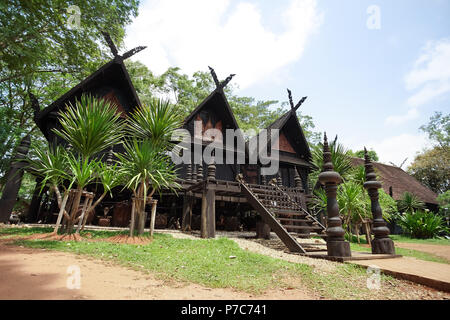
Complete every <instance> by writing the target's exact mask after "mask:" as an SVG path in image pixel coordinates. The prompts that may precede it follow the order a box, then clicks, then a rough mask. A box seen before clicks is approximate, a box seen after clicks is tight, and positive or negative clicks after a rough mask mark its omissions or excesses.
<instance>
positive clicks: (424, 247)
mask: <svg viewBox="0 0 450 320" xmlns="http://www.w3.org/2000/svg"><path fill="white" fill-rule="evenodd" d="M395 246H397V247H399V248H404V249H411V250H417V251H422V252H427V253H431V254H434V255H436V256H439V257H442V258H445V259H447V260H448V261H449V262H450V246H447V245H438V244H423V243H407V242H398V241H396V242H395Z"/></svg>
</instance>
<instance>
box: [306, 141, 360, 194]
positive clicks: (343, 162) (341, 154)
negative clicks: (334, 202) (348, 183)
mask: <svg viewBox="0 0 450 320" xmlns="http://www.w3.org/2000/svg"><path fill="white" fill-rule="evenodd" d="M329 148H330V152H331V162H332V163H333V166H334V169H333V170H334V171H336V172H338V173H339V174H340V175H341V177H342V178H343V179H344V180H348V179H349V178H350V174H351V172H352V162H351V153H350V151H349V150H347V149H345V147H344V146H343V145H342V144H340V143H338V142H337V137H336V138H335V139H334V141H332V142H330V143H329ZM311 161H312V163H313V165H314V167H315V169H314V170H313V171H312V172H311V174H310V179H311V183H312V184H313V186H315V185H316V184H317V183H318V176H319V174H320V172H322V168H323V143H319V144H317V145H315V146H313V147H312V150H311Z"/></svg>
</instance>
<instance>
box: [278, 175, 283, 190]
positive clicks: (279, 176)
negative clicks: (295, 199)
mask: <svg viewBox="0 0 450 320" xmlns="http://www.w3.org/2000/svg"><path fill="white" fill-rule="evenodd" d="M277 184H278V186H280V187H282V186H283V179H281V174H280V172H278V173H277Z"/></svg>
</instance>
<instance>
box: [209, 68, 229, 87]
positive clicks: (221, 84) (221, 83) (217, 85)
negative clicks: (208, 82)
mask: <svg viewBox="0 0 450 320" xmlns="http://www.w3.org/2000/svg"><path fill="white" fill-rule="evenodd" d="M208 68H209V71H210V72H211V76H212V78H213V80H214V83H215V84H216V88H217V89H223V88H225V86H226V85H227V84H228V83H229V82H230V81H231V79H233V77H234V76H235V74H230V75H229V76H228V77H227V78H226V79H225V80H224V81H222V82H221V81H219V78H218V77H217V74H216V72H215V71H214V69H213V68H211V67H210V66H208Z"/></svg>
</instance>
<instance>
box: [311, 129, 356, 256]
mask: <svg viewBox="0 0 450 320" xmlns="http://www.w3.org/2000/svg"><path fill="white" fill-rule="evenodd" d="M323 163H324V164H323V171H322V173H321V174H319V181H320V182H321V183H322V184H324V185H325V192H326V194H327V214H328V219H327V226H328V227H327V230H326V233H327V251H328V256H331V257H351V251H350V243H348V242H347V241H345V238H344V234H345V231H344V229H343V228H342V221H341V217H340V216H339V205H338V203H337V200H336V192H337V188H338V185H339V184H340V183H341V182H342V178H341V176H340V175H339V173H337V172H335V171H333V169H334V167H333V163H332V162H331V152H330V149H329V147H328V141H327V134H326V133H325V136H324V144H323Z"/></svg>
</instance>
